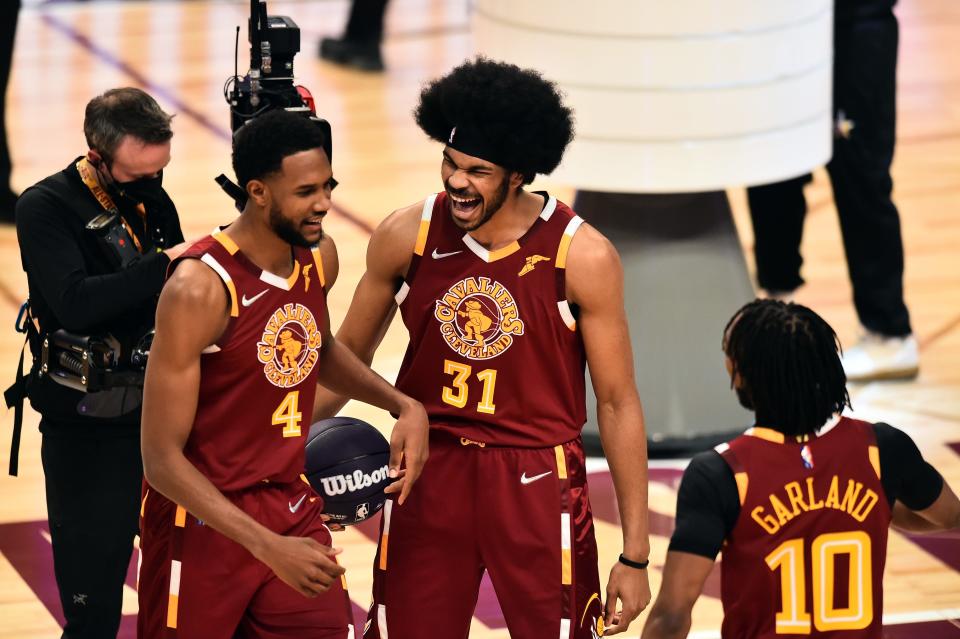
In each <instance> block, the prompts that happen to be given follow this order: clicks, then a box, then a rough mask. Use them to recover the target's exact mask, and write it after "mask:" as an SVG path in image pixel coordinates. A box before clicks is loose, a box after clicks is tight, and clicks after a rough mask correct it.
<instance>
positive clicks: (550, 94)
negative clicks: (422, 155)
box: [415, 57, 573, 184]
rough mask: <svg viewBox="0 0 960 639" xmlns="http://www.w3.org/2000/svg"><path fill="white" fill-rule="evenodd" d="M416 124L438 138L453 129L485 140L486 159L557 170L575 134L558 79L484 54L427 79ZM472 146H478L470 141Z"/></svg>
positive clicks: (526, 170)
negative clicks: (492, 58) (439, 75)
mask: <svg viewBox="0 0 960 639" xmlns="http://www.w3.org/2000/svg"><path fill="white" fill-rule="evenodd" d="M415 117H416V120H417V124H418V125H419V126H420V128H421V129H423V131H424V133H426V134H427V135H428V136H430V137H431V138H433V139H434V140H436V141H438V142H442V143H444V144H448V143H449V144H450V145H451V146H452V147H453V148H457V149H459V147H458V146H457V144H455V143H452V142H451V139H452V138H453V135H452V133H453V129H454V127H456V128H457V135H458V136H459V135H461V133H460V132H463V133H464V134H465V135H467V136H468V137H469V138H470V139H471V140H474V141H478V145H474V146H482V149H481V151H480V152H481V153H482V154H481V155H477V153H469V152H468V151H467V150H466V149H462V150H463V151H464V152H466V153H467V154H468V155H477V157H482V158H483V159H485V160H487V161H489V162H492V163H494V164H497V165H499V166H502V167H504V168H505V169H507V170H509V171H517V172H519V173H522V174H523V177H524V184H529V183H530V182H532V181H533V178H534V177H535V176H536V174H537V173H542V174H545V175H546V174H549V173H551V172H553V170H554V169H555V168H557V165H559V164H560V160H561V159H562V158H563V152H564V150H565V149H566V148H567V145H568V144H569V143H570V141H571V140H572V139H573V112H572V111H571V110H570V109H569V108H567V107H566V106H564V104H563V99H562V96H561V95H560V92H559V91H558V90H557V87H556V85H554V83H552V82H548V81H547V80H544V79H543V77H542V76H541V75H540V74H539V73H537V72H536V71H534V70H532V69H521V68H520V67H518V66H516V65H513V64H508V63H505V62H497V61H494V60H490V59H487V58H483V57H478V58H477V59H476V60H472V61H467V62H464V63H463V64H461V65H460V66H458V67H456V68H455V69H454V70H453V71H451V72H450V73H448V74H447V75H445V76H443V77H442V78H439V79H437V80H434V81H433V82H431V83H430V84H428V85H427V86H426V87H425V88H424V89H423V90H422V91H421V93H420V103H419V105H418V106H417V109H416V111H415ZM471 148H473V147H471Z"/></svg>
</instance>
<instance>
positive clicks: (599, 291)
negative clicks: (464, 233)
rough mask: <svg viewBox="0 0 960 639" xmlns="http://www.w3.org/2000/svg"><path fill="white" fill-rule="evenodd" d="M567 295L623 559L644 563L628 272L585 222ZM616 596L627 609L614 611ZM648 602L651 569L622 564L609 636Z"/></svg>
mask: <svg viewBox="0 0 960 639" xmlns="http://www.w3.org/2000/svg"><path fill="white" fill-rule="evenodd" d="M567 290H568V293H569V297H570V300H571V301H572V302H574V303H575V304H576V305H577V306H579V308H580V317H579V319H578V325H579V327H580V332H581V334H582V335H583V341H584V345H585V347H586V352H587V364H588V366H589V367H590V376H591V378H592V379H593V389H594V392H595V393H596V396H597V422H598V423H599V426H600V438H601V440H602V441H603V449H604V451H605V452H606V455H607V461H608V462H609V464H610V472H611V475H612V476H613V483H614V488H615V489H616V493H617V503H618V505H619V508H620V519H621V522H622V528H623V554H624V556H625V557H626V558H627V559H630V560H632V561H646V560H647V559H648V557H649V554H650V539H649V532H648V531H649V529H648V518H647V435H646V430H645V429H644V425H643V409H642V407H641V405H640V396H639V395H638V394H637V386H636V382H635V380H634V374H633V354H632V349H631V346H630V335H629V332H628V329H627V317H626V312H625V311H624V307H623V268H622V266H621V265H620V257H619V256H618V255H617V252H616V250H615V249H614V248H613V245H612V244H610V242H609V241H608V240H607V239H606V238H605V237H603V236H602V235H601V234H600V233H599V232H597V231H596V230H595V229H593V228H592V227H590V226H588V225H586V224H584V225H583V226H582V227H581V228H580V230H579V231H578V232H577V234H576V235H575V236H574V238H573V242H572V243H571V245H570V251H569V253H568V257H567ZM617 599H620V601H621V603H622V605H623V610H622V613H621V614H617V612H616V607H617ZM649 602H650V584H649V581H648V577H647V571H646V570H641V569H637V568H631V567H629V566H626V565H624V564H622V563H620V562H619V561H618V562H617V563H616V564H614V566H613V569H612V570H611V571H610V579H609V581H608V584H607V604H606V615H605V616H606V619H605V622H606V623H607V624H608V625H609V630H608V632H607V633H604V634H616V633H619V632H623V631H625V630H626V629H627V627H628V626H629V625H630V622H631V621H632V620H633V619H635V618H636V616H637V615H639V614H640V612H641V611H642V610H643V609H644V608H646V607H647V604H648V603H649Z"/></svg>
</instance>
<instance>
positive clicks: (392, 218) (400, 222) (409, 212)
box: [374, 199, 426, 239]
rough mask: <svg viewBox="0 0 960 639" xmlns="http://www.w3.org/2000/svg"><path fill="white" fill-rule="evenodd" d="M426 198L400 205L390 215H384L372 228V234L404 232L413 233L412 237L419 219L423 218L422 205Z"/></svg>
mask: <svg viewBox="0 0 960 639" xmlns="http://www.w3.org/2000/svg"><path fill="white" fill-rule="evenodd" d="M425 203H426V200H425V199H424V200H420V201H419V202H414V203H413V204H410V205H407V206H403V207H400V208H399V209H396V210H395V211H393V212H392V213H390V215H388V216H387V217H385V218H384V219H383V221H382V222H380V224H378V225H377V228H376V230H374V236H377V235H386V236H390V237H396V236H398V235H400V236H402V235H404V234H408V235H409V234H411V233H412V234H413V237H414V239H416V235H417V233H418V231H419V229H420V221H421V219H422V218H423V207H424V204H425Z"/></svg>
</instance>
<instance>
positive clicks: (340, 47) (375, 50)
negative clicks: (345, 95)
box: [320, 38, 384, 71]
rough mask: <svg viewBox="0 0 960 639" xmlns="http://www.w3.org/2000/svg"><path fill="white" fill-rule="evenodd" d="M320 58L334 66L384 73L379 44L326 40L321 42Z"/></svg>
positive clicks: (340, 39) (344, 39)
mask: <svg viewBox="0 0 960 639" xmlns="http://www.w3.org/2000/svg"><path fill="white" fill-rule="evenodd" d="M320 57H321V58H323V59H324V60H327V61H329V62H333V63H334V64H340V65H343V66H345V67H352V68H354V69H359V70H360V71H383V69H384V67H383V58H382V57H381V56H380V43H379V42H363V41H358V40H347V39H346V38H324V39H323V40H321V41H320Z"/></svg>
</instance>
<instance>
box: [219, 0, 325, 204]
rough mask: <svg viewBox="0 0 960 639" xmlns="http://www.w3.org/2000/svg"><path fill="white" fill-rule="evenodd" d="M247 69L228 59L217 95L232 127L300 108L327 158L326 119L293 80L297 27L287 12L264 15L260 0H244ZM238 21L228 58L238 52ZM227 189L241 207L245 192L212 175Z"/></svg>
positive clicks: (310, 95)
mask: <svg viewBox="0 0 960 639" xmlns="http://www.w3.org/2000/svg"><path fill="white" fill-rule="evenodd" d="M247 33H248V38H249V41H250V70H249V71H248V72H247V75H245V76H243V77H241V76H240V75H239V72H238V70H237V66H236V63H235V65H234V71H233V75H232V76H231V77H230V78H228V79H227V82H226V83H225V84H224V87H223V97H224V99H225V100H226V101H227V104H229V105H230V130H231V131H233V133H236V132H237V130H238V129H240V128H241V127H242V126H243V125H244V124H246V123H247V122H249V121H250V120H252V119H254V118H256V117H257V116H259V115H262V114H264V113H266V112H267V111H271V110H274V109H285V110H287V111H292V112H294V113H302V114H303V116H304V117H307V118H310V119H311V120H313V121H314V122H316V123H317V126H319V127H320V128H321V129H323V133H324V136H325V138H326V140H327V142H326V144H325V145H324V150H325V151H326V152H327V157H328V158H329V159H330V160H331V161H332V160H333V142H332V138H331V135H330V134H331V131H330V123H329V122H327V121H326V120H324V119H323V118H320V117H318V116H317V110H316V104H315V103H314V100H313V95H312V94H311V93H310V91H309V90H308V89H307V88H306V87H303V86H300V85H295V84H294V76H293V58H294V56H295V55H296V54H297V52H299V51H300V27H298V26H297V23H296V22H294V21H293V20H291V19H290V18H289V17H287V16H270V15H267V3H266V0H250V22H249V23H248V31H247ZM239 42H240V27H237V42H236V46H235V52H234V59H235V60H237V58H238V56H239ZM216 181H217V184H219V185H220V188H222V189H223V190H224V191H225V192H226V194H227V195H229V196H230V197H231V198H232V199H233V201H234V202H235V203H236V206H237V210H240V211H242V210H243V207H244V205H245V204H246V202H247V194H246V192H245V191H244V190H243V189H242V188H240V187H239V186H238V185H237V184H235V183H234V182H232V181H231V180H230V179H229V178H227V177H226V176H225V175H223V174H221V175H219V176H217V178H216Z"/></svg>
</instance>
